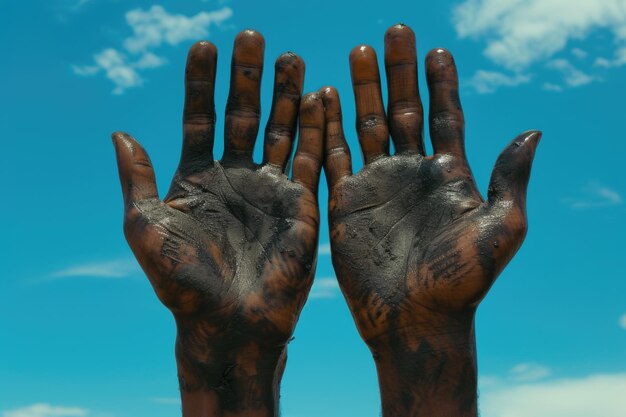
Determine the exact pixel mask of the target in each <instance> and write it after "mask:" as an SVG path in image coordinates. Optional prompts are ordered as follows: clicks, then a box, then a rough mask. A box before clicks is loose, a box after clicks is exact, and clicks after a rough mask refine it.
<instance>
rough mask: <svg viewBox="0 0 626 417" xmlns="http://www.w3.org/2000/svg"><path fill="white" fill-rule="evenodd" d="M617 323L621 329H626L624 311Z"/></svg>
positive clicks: (625, 314)
mask: <svg viewBox="0 0 626 417" xmlns="http://www.w3.org/2000/svg"><path fill="white" fill-rule="evenodd" d="M619 325H620V326H621V327H622V329H624V330H626V313H624V314H623V315H622V317H620V318H619Z"/></svg>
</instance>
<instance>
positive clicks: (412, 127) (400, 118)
mask: <svg viewBox="0 0 626 417" xmlns="http://www.w3.org/2000/svg"><path fill="white" fill-rule="evenodd" d="M385 70H386V72H387V90H388V95H389V100H388V102H387V114H388V116H389V130H390V132H391V139H393V144H394V146H395V149H396V152H397V153H401V152H408V153H415V152H419V153H420V154H422V155H424V154H425V151H424V110H423V109H422V101H421V100H420V94H419V88H418V84H417V53H416V50H415V34H414V33H413V31H412V30H411V28H409V27H408V26H406V25H403V24H399V25H395V26H392V27H391V28H389V29H388V30H387V32H386V33H385Z"/></svg>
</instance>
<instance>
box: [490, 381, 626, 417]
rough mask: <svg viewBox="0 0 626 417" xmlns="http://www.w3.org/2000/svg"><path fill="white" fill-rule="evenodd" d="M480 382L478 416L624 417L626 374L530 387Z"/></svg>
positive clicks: (524, 384) (545, 383) (540, 383)
mask: <svg viewBox="0 0 626 417" xmlns="http://www.w3.org/2000/svg"><path fill="white" fill-rule="evenodd" d="M497 381H498V379H497V378H490V379H489V380H488V381H487V382H488V384H484V379H482V378H481V404H480V405H481V406H480V408H481V412H482V414H483V415H485V416H489V417H546V416H549V417H590V416H594V417H595V416H597V417H624V410H626V396H625V395H624V393H625V392H626V374H608V375H591V376H586V377H581V378H570V379H557V380H551V381H545V382H533V383H507V382H504V381H499V382H497Z"/></svg>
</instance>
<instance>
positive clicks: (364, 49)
mask: <svg viewBox="0 0 626 417" xmlns="http://www.w3.org/2000/svg"><path fill="white" fill-rule="evenodd" d="M372 59H376V51H375V50H374V48H372V47H371V46H369V45H359V46H355V47H354V48H352V51H350V64H352V65H354V64H358V63H360V62H370V61H371V60H372Z"/></svg>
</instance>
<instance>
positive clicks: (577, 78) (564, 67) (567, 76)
mask: <svg viewBox="0 0 626 417" xmlns="http://www.w3.org/2000/svg"><path fill="white" fill-rule="evenodd" d="M547 67H548V68H551V69H554V70H557V71H559V72H560V73H561V74H562V75H563V81H564V82H565V84H567V85H568V86H570V87H580V86H582V85H586V84H589V83H590V82H592V81H594V80H595V77H593V76H591V75H589V74H585V73H584V72H582V71H581V70H579V69H577V68H576V67H574V66H573V65H572V63H571V62H569V61H568V60H567V59H554V60H552V61H550V62H548V64H547Z"/></svg>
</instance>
